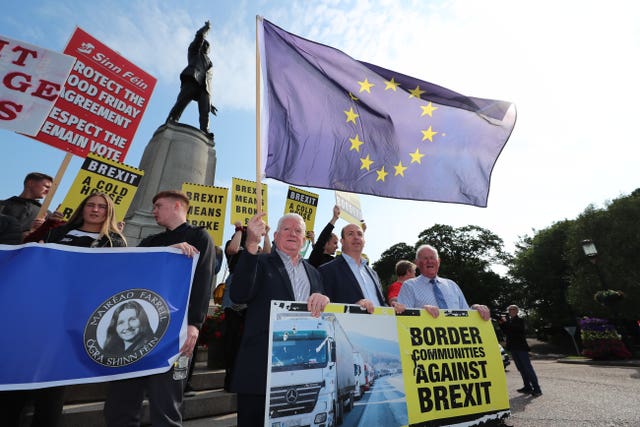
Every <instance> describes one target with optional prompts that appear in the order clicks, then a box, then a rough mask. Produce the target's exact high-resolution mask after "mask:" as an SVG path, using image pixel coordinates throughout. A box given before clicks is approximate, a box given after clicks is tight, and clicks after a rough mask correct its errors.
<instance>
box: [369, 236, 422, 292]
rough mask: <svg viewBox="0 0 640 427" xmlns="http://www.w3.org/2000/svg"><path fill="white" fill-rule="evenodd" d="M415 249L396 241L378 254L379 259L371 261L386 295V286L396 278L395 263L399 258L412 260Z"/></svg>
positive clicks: (414, 256)
mask: <svg viewBox="0 0 640 427" xmlns="http://www.w3.org/2000/svg"><path fill="white" fill-rule="evenodd" d="M415 259H416V250H415V248H414V247H413V246H409V245H407V244H406V243H396V244H395V245H393V246H391V247H390V248H389V249H387V250H386V251H384V252H383V253H382V255H380V259H379V260H378V261H376V262H374V263H373V269H374V270H375V271H376V273H378V276H379V277H380V282H381V283H382V289H383V291H384V293H385V295H386V293H387V288H388V287H389V285H390V284H391V283H393V282H394V281H395V280H396V263H397V262H398V261H401V260H407V261H411V262H414V260H415Z"/></svg>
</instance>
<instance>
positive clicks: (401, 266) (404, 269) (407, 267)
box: [387, 260, 416, 307]
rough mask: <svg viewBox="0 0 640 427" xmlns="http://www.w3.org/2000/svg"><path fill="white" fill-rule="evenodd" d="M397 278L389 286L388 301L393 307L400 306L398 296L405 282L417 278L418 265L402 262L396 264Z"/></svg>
mask: <svg viewBox="0 0 640 427" xmlns="http://www.w3.org/2000/svg"><path fill="white" fill-rule="evenodd" d="M396 277H397V278H398V280H396V281H395V282H393V283H392V284H391V285H389V288H388V289H387V301H389V305H390V306H391V307H395V305H396V304H398V294H399V293H400V288H401V287H402V284H403V283H404V282H405V280H408V279H413V278H414V277H416V265H415V264H414V263H412V262H411V261H406V260H401V261H398V262H397V263H396Z"/></svg>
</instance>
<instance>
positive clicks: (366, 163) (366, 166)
mask: <svg viewBox="0 0 640 427" xmlns="http://www.w3.org/2000/svg"><path fill="white" fill-rule="evenodd" d="M360 162H361V163H362V165H361V166H360V169H366V170H371V169H370V168H371V165H372V164H373V160H371V159H370V158H369V155H368V154H367V157H365V158H364V159H363V158H360Z"/></svg>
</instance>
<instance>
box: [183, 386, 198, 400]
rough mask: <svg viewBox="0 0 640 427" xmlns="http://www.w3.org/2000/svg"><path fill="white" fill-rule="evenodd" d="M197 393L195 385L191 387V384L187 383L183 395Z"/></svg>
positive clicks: (191, 395)
mask: <svg viewBox="0 0 640 427" xmlns="http://www.w3.org/2000/svg"><path fill="white" fill-rule="evenodd" d="M195 395H196V391H195V390H194V389H193V387H191V384H187V386H186V387H185V388H184V393H183V396H184V397H193V396H195Z"/></svg>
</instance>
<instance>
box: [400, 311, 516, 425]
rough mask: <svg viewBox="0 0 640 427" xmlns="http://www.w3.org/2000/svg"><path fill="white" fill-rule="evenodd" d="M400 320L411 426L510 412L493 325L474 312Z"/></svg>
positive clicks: (403, 368) (403, 318)
mask: <svg viewBox="0 0 640 427" xmlns="http://www.w3.org/2000/svg"><path fill="white" fill-rule="evenodd" d="M415 312H416V313H417V315H415V316H398V317H397V318H396V320H397V327H398V343H399V346H400V357H401V360H402V372H403V380H404V388H405V393H406V399H407V409H408V412H409V414H408V416H409V425H412V424H419V423H423V422H436V423H438V425H448V424H455V423H456V421H457V420H460V419H462V418H464V417H465V416H468V415H471V414H481V413H486V414H490V413H495V412H498V411H507V410H508V409H509V395H508V392H507V382H506V376H505V373H504V367H503V365H502V361H501V357H500V348H499V346H498V341H497V339H496V336H495V332H494V330H493V326H492V324H491V322H487V321H484V320H482V319H481V318H480V315H479V314H478V313H477V312H476V311H473V310H469V311H467V310H460V311H457V310H440V316H438V317H437V318H435V319H434V318H433V317H431V315H430V314H428V313H427V312H426V311H425V310H416V311H415Z"/></svg>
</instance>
